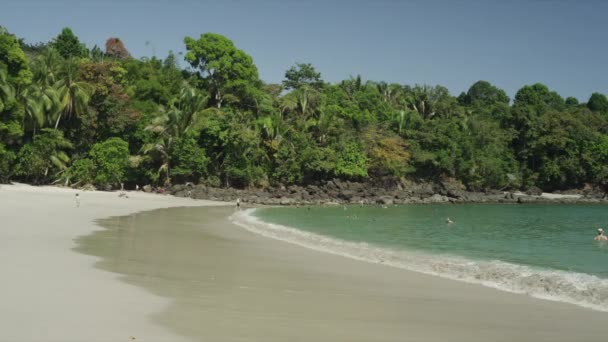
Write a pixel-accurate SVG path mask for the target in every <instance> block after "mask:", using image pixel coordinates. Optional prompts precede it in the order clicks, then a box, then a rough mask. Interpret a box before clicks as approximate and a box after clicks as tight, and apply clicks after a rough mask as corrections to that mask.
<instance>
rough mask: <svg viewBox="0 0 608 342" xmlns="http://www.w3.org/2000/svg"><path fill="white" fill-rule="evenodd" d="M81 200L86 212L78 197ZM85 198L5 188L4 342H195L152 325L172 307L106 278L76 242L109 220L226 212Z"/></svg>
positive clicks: (171, 202)
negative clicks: (181, 211)
mask: <svg viewBox="0 0 608 342" xmlns="http://www.w3.org/2000/svg"><path fill="white" fill-rule="evenodd" d="M76 193H79V194H80V207H78V208H77V207H76V202H75V199H74V195H75V194H76ZM129 197H130V198H128V199H127V198H119V197H118V193H106V192H99V191H78V190H72V189H66V188H58V187H34V186H29V185H24V184H16V185H2V186H1V187H0V214H1V215H0V216H1V217H2V226H3V229H2V230H0V260H1V261H0V263H1V268H2V270H3V281H2V282H0V293H2V294H3V297H4V298H3V301H2V303H3V305H2V308H0V319H2V322H3V328H2V333H1V335H2V337H1V338H0V340H3V341H24V342H28V341H75V342H76V341H100V342H102V341H103V342H105V341H129V340H130V339H131V338H134V340H141V341H159V342H164V341H188V339H185V338H183V337H181V336H178V335H175V334H174V333H172V332H171V331H169V330H167V329H164V328H162V327H160V326H158V325H156V324H154V323H153V322H152V321H151V320H150V315H153V314H154V313H156V312H159V311H162V310H163V309H164V308H166V307H167V306H168V305H170V300H168V299H167V298H163V297H160V296H157V295H155V294H152V293H149V292H147V291H145V290H143V289H140V288H138V287H134V286H130V285H125V284H124V283H123V282H121V281H118V280H119V279H118V278H120V276H119V275H117V274H115V273H109V272H100V271H99V270H98V269H96V268H95V265H96V264H97V263H98V262H100V259H99V258H93V257H90V256H85V255H82V254H80V253H77V252H76V251H74V250H73V248H74V247H75V246H76V243H75V239H77V238H79V237H80V236H83V235H88V234H91V233H94V232H96V231H99V230H103V229H104V228H103V227H100V226H98V225H97V223H96V221H97V220H99V219H105V218H107V217H114V216H124V215H130V216H133V215H136V214H137V213H139V212H142V211H147V210H154V209H159V208H168V207H176V206H211V205H225V203H215V202H210V201H195V200H186V199H180V198H175V197H173V196H155V195H150V194H144V193H129Z"/></svg>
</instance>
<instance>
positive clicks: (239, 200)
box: [236, 198, 241, 210]
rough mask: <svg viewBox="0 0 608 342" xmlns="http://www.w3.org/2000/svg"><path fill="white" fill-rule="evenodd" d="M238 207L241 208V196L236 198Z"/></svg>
mask: <svg viewBox="0 0 608 342" xmlns="http://www.w3.org/2000/svg"><path fill="white" fill-rule="evenodd" d="M236 209H237V210H239V209H241V199H240V198H237V199H236Z"/></svg>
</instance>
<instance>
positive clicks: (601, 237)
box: [593, 228, 608, 241]
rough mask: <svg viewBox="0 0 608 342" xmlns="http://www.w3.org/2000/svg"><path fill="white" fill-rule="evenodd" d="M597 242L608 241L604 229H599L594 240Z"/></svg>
mask: <svg viewBox="0 0 608 342" xmlns="http://www.w3.org/2000/svg"><path fill="white" fill-rule="evenodd" d="M593 240H595V241H608V236H606V235H604V230H603V229H602V228H598V229H597V235H596V236H595V237H594V238H593Z"/></svg>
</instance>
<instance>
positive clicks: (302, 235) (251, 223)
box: [233, 204, 608, 311]
mask: <svg viewBox="0 0 608 342" xmlns="http://www.w3.org/2000/svg"><path fill="white" fill-rule="evenodd" d="M447 217H450V218H451V220H452V221H453V223H451V224H448V223H446V218H447ZM233 220H234V221H235V222H236V223H239V222H240V224H241V225H242V226H244V227H246V228H247V229H250V230H252V231H255V232H257V233H260V234H262V235H266V236H269V237H274V238H278V239H281V240H285V241H288V242H291V243H295V244H300V245H302V246H306V247H309V248H313V249H318V250H322V251H325V252H330V253H334V254H341V255H345V256H349V257H353V258H356V259H361V260H366V261H370V262H378V263H386V264H390V265H393V266H396V267H402V268H406V269H412V270H417V271H421V272H424V273H430V274H435V275H440V276H445V277H449V278H452V279H459V280H463V281H468V282H476V283H481V284H484V285H487V286H491V287H495V288H499V289H503V290H507V291H511V292H519V293H527V294H530V295H532V296H536V297H540V298H546V299H552V300H561V301H566V302H570V303H575V304H579V305H583V306H587V307H592V308H595V309H599V310H606V311H608V244H606V243H599V242H595V241H593V237H594V236H595V234H596V231H597V228H598V227H604V228H606V225H607V224H608V208H606V207H605V206H600V205H558V204H555V205H540V204H539V205H505V204H502V205H501V204H466V205H449V204H438V205H410V206H392V207H388V208H382V207H377V206H376V207H371V206H363V207H360V206H347V207H341V206H335V207H300V208H295V207H286V208H264V209H257V210H255V211H245V212H240V213H237V214H236V215H235V216H234V217H233ZM292 228H296V229H292Z"/></svg>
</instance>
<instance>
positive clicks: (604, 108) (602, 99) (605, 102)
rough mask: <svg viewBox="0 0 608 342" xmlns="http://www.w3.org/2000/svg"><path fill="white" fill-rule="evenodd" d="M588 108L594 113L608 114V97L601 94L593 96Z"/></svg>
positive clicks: (588, 102)
mask: <svg viewBox="0 0 608 342" xmlns="http://www.w3.org/2000/svg"><path fill="white" fill-rule="evenodd" d="M587 108H589V110H592V111H594V112H600V113H608V97H606V95H604V94H600V93H593V94H591V97H590V98H589V101H587Z"/></svg>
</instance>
